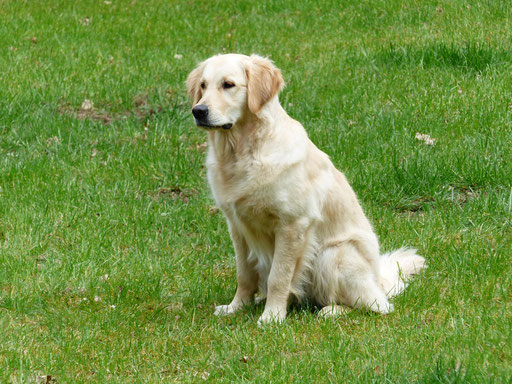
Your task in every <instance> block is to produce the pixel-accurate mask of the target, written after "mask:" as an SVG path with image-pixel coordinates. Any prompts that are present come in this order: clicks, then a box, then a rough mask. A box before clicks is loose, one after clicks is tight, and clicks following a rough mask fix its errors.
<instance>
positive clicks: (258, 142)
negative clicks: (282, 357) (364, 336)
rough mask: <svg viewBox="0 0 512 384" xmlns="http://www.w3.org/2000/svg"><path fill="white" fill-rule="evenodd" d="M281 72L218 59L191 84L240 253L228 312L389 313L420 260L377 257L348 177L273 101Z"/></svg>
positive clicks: (257, 61) (253, 60)
mask: <svg viewBox="0 0 512 384" xmlns="http://www.w3.org/2000/svg"><path fill="white" fill-rule="evenodd" d="M283 86H284V81H283V78H282V76H281V72H280V70H279V69H278V68H276V67H275V66H274V64H273V63H272V62H271V61H270V60H268V59H266V58H263V57H260V56H257V55H251V56H245V55H239V54H226V55H218V56H214V57H211V58H209V59H207V60H206V61H204V62H202V63H200V64H199V66H198V67H197V68H196V69H194V70H193V71H192V72H191V73H190V75H189V76H188V78H187V87H188V93H189V95H190V96H191V98H192V99H193V101H194V106H193V108H192V114H193V115H194V119H195V122H196V125H198V126H199V127H202V128H204V129H205V130H206V131H207V132H208V142H209V143H208V154H207V159H206V165H207V169H208V181H209V184H210V187H211V190H212V193H213V197H214V199H215V201H216V203H217V205H218V207H219V208H220V209H221V210H222V212H223V213H224V215H225V217H226V219H227V223H228V227H229V231H230V235H231V239H232V241H233V245H234V249H235V254H236V269H237V283H238V288H237V290H236V294H235V297H234V298H233V300H232V301H231V303H230V304H228V305H220V306H217V307H216V309H215V313H216V314H217V315H223V314H231V313H234V312H236V311H238V310H239V309H241V308H242V307H243V306H244V305H245V304H248V303H251V302H252V301H253V300H254V297H255V294H256V293H257V291H258V289H259V290H260V292H261V293H262V294H263V295H264V296H265V297H266V303H265V309H264V311H263V314H262V315H261V317H260V318H259V320H258V323H259V324H262V323H267V322H270V321H282V320H283V319H284V318H285V317H286V311H287V306H288V303H289V301H290V300H291V299H292V298H295V299H298V300H299V301H300V300H302V299H309V300H312V301H313V302H316V303H318V304H320V305H322V306H324V308H323V309H322V310H321V311H320V314H321V315H336V314H339V313H343V312H344V311H345V307H343V305H346V306H350V307H359V308H360V307H364V308H368V309H370V310H371V311H374V312H378V313H382V314H386V313H389V312H391V311H392V310H393V305H392V304H391V303H390V302H389V300H388V299H389V298H390V297H392V296H394V295H396V294H398V293H400V292H401V291H402V290H403V289H404V288H405V286H406V284H407V280H408V279H409V278H410V276H411V275H413V274H415V273H417V272H419V271H420V270H421V269H422V268H424V267H425V266H426V265H425V259H424V258H423V257H421V256H419V255H417V254H416V250H414V249H399V250H397V251H394V252H392V253H389V254H383V255H381V254H380V252H379V243H378V240H377V236H376V235H375V233H374V231H373V229H372V226H371V224H370V223H369V221H368V219H367V218H366V216H365V215H364V213H363V210H362V209H361V206H360V205H359V202H358V200H357V197H356V195H355V193H354V191H353V190H352V188H351V187H350V185H349V183H348V182H347V179H346V178H345V176H344V175H343V173H341V172H340V171H338V170H337V169H336V168H335V167H334V165H333V164H332V162H331V161H330V159H329V157H328V156H327V155H326V154H325V153H323V152H322V151H321V150H319V149H318V148H317V147H316V146H315V145H314V144H313V143H312V142H311V141H310V139H309V138H308V135H307V134H306V131H305V130H304V128H303V127H302V125H301V124H300V123H299V122H297V121H295V120H294V119H292V118H291V117H290V116H288V114H287V113H286V112H285V110H284V109H283V108H282V106H281V105H280V103H279V99H278V94H279V92H280V91H281V90H282V88H283Z"/></svg>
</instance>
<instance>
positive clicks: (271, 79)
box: [245, 55, 284, 113]
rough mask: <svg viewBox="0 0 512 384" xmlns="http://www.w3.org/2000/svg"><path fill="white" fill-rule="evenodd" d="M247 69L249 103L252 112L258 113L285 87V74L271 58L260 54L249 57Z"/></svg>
mask: <svg viewBox="0 0 512 384" xmlns="http://www.w3.org/2000/svg"><path fill="white" fill-rule="evenodd" d="M245 71H246V75H247V105H248V106H249V110H250V111H251V112H252V113H258V112H259V111H260V109H261V107H263V105H265V103H266V102H267V101H269V100H270V99H272V98H273V97H274V96H275V95H276V94H278V93H279V92H280V91H281V90H282V89H283V87H284V80H283V76H282V75H281V71H280V70H279V69H278V68H276V66H275V65H274V64H272V62H271V61H270V60H268V59H266V58H264V57H261V56H258V55H251V56H250V57H249V62H248V64H247V66H246V69H245Z"/></svg>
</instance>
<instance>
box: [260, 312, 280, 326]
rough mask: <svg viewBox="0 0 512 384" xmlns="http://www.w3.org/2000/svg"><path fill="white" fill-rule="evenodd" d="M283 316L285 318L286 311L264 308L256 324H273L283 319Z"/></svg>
mask: <svg viewBox="0 0 512 384" xmlns="http://www.w3.org/2000/svg"><path fill="white" fill-rule="evenodd" d="M285 318H286V312H284V313H283V312H281V311H275V312H274V311H269V310H265V311H263V314H262V315H261V316H260V318H259V319H258V325H259V326H263V325H265V324H273V323H276V324H280V323H282V322H283V321H284V319H285Z"/></svg>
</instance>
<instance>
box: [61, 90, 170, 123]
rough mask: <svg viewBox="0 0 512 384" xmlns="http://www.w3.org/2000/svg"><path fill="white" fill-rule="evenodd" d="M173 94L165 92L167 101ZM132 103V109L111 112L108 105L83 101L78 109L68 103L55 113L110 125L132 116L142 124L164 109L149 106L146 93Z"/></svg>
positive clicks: (139, 95)
mask: <svg viewBox="0 0 512 384" xmlns="http://www.w3.org/2000/svg"><path fill="white" fill-rule="evenodd" d="M175 93H176V92H175V91H174V90H169V91H167V93H166V97H167V99H168V100H172V99H173V98H174V96H175ZM132 103H133V108H132V109H129V110H124V111H120V112H112V106H111V105H110V104H108V103H104V104H101V105H100V106H96V105H95V104H94V102H93V101H91V100H88V99H85V100H84V101H83V102H82V104H81V106H80V107H79V108H76V107H73V106H71V105H70V104H69V103H62V104H61V105H59V107H58V108H57V111H58V113H59V114H61V115H65V116H72V117H75V118H77V119H79V120H86V119H90V120H93V121H100V122H102V123H103V124H111V123H113V122H114V121H118V120H122V119H127V118H129V117H132V116H135V117H136V118H137V119H139V120H140V121H142V122H146V121H147V120H148V119H149V118H150V117H152V116H154V115H157V114H159V113H161V112H162V111H163V110H164V109H165V106H163V105H153V104H151V102H150V96H149V93H147V92H144V93H140V94H138V95H136V96H135V97H134V98H133V100H132Z"/></svg>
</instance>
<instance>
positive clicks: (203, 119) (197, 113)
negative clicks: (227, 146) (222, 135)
mask: <svg viewBox="0 0 512 384" xmlns="http://www.w3.org/2000/svg"><path fill="white" fill-rule="evenodd" d="M208 113H209V110H208V106H207V105H205V104H198V105H196V106H195V107H194V108H192V114H193V115H194V119H195V120H196V125H198V126H200V127H204V128H222V129H230V128H231V127H232V126H233V124H230V123H228V124H223V125H220V126H217V125H212V124H210V122H209V121H208Z"/></svg>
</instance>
